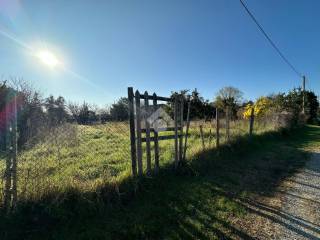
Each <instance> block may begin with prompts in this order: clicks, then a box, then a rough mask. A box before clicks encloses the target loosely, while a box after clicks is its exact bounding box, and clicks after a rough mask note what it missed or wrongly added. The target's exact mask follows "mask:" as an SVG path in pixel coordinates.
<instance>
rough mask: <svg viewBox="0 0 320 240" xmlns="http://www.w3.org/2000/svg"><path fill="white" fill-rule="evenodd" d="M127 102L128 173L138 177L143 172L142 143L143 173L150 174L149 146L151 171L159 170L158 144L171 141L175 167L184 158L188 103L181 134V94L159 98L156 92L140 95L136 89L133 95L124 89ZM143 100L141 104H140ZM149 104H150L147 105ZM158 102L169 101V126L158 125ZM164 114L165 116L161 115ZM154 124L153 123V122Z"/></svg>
mask: <svg viewBox="0 0 320 240" xmlns="http://www.w3.org/2000/svg"><path fill="white" fill-rule="evenodd" d="M128 100H129V119H130V142H131V162H132V174H133V175H134V176H136V175H137V174H138V175H139V176H141V175H142V174H143V172H144V168H143V165H144V164H143V150H142V144H143V143H145V144H146V151H145V152H146V173H147V175H150V174H151V172H152V171H151V165H152V164H151V161H152V160H151V143H153V145H154V172H155V173H158V171H159V141H161V140H168V139H174V151H175V152H174V164H175V167H178V165H179V164H180V163H181V162H182V161H183V160H184V159H185V152H186V147H187V136H188V132H187V131H188V128H189V127H188V126H189V112H190V101H188V102H189V104H188V113H187V130H186V134H184V133H183V127H184V121H183V107H184V102H185V99H184V98H183V97H182V96H181V95H176V96H175V97H172V98H167V97H160V96H157V94H156V93H154V94H153V95H149V94H148V92H145V93H144V94H140V93H139V91H138V90H137V91H136V92H135V93H134V92H133V88H132V87H129V88H128ZM141 100H143V104H140V102H141ZM149 101H152V105H149ZM158 101H164V102H170V103H172V104H173V110H174V114H173V119H172V122H173V126H172V127H170V126H169V127H168V126H166V127H164V126H158V125H157V123H158V120H159V119H158V117H159V115H161V111H162V109H161V108H159V105H158ZM163 114H165V113H163ZM156 121H157V123H155V122H156ZM159 132H173V134H170V135H164V136H159ZM183 136H185V144H184V146H183Z"/></svg>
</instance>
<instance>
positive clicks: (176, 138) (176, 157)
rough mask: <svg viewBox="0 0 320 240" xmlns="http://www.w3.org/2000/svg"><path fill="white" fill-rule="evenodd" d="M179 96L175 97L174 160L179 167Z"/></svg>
mask: <svg viewBox="0 0 320 240" xmlns="http://www.w3.org/2000/svg"><path fill="white" fill-rule="evenodd" d="M177 118H178V98H177V96H175V97H174V150H175V152H174V162H175V167H176V168H177V167H178V160H179V159H178V155H179V153H178V151H179V149H178V119H177Z"/></svg>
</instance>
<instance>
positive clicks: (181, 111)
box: [179, 96, 184, 162]
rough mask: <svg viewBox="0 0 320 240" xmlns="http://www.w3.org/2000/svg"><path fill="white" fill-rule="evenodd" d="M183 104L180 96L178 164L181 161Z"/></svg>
mask: <svg viewBox="0 0 320 240" xmlns="http://www.w3.org/2000/svg"><path fill="white" fill-rule="evenodd" d="M183 104H184V99H183V97H182V96H181V97H180V109H179V110H180V136H179V162H181V161H182V157H183V152H182V150H183V145H182V144H183Z"/></svg>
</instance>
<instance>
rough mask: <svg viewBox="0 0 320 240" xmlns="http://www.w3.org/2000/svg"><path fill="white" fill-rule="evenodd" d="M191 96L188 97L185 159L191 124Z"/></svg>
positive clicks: (184, 158) (184, 157)
mask: <svg viewBox="0 0 320 240" xmlns="http://www.w3.org/2000/svg"><path fill="white" fill-rule="evenodd" d="M190 105H191V101H190V96H189V97H188V111H187V129H186V135H185V139H184V148H183V158H182V159H183V161H185V160H186V153H187V142H188V134H189V126H190V119H189V118H190Z"/></svg>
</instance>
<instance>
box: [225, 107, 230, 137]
mask: <svg viewBox="0 0 320 240" xmlns="http://www.w3.org/2000/svg"><path fill="white" fill-rule="evenodd" d="M229 111H230V110H229V106H226V139H227V143H229V141H230V115H229V114H230V112H229Z"/></svg>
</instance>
